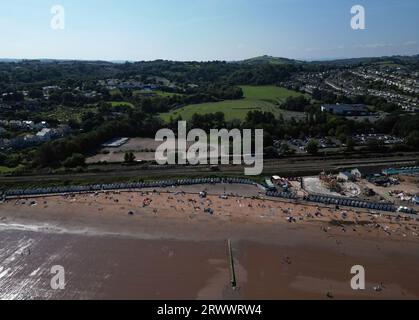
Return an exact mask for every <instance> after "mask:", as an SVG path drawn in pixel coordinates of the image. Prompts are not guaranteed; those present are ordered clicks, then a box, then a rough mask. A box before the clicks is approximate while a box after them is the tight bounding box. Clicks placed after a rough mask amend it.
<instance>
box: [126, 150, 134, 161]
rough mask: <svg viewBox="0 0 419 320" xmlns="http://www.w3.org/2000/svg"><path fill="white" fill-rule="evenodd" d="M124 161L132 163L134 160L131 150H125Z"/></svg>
mask: <svg viewBox="0 0 419 320" xmlns="http://www.w3.org/2000/svg"><path fill="white" fill-rule="evenodd" d="M124 161H125V162H126V163H133V162H134V161H135V155H134V153H132V152H126V153H125V156H124Z"/></svg>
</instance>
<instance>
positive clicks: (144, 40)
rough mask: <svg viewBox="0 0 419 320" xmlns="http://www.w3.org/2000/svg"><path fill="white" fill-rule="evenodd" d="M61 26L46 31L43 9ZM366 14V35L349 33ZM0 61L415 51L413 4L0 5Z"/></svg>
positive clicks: (285, 0)
mask: <svg viewBox="0 0 419 320" xmlns="http://www.w3.org/2000/svg"><path fill="white" fill-rule="evenodd" d="M57 4H59V5H62V6H63V7H64V9H65V29H64V30H53V29H52V28H51V27H50V21H51V19H52V16H53V15H52V14H51V12H50V10H51V7H52V6H53V5H57ZM356 4H361V5H363V6H364V7H365V9H366V27H367V29H366V30H358V31H354V30H352V29H351V27H350V20H351V17H352V15H351V12H350V10H351V7H352V6H353V5H356ZM0 41H1V42H0V43H1V44H0V58H59V59H86V60H92V59H103V60H154V59H171V60H238V59H244V58H250V57H254V56H259V55H263V54H268V55H273V56H281V57H288V58H296V59H325V58H346V57H365V56H382V55H395V54H408V55H411V54H418V53H419V1H418V0H364V1H362V0H55V1H49V0H1V1H0Z"/></svg>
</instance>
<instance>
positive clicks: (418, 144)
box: [407, 130, 419, 150]
mask: <svg viewBox="0 0 419 320" xmlns="http://www.w3.org/2000/svg"><path fill="white" fill-rule="evenodd" d="M407 145H408V146H409V147H411V148H413V149H415V150H419V131H418V130H415V131H412V132H411V133H410V134H409V136H408V137H407Z"/></svg>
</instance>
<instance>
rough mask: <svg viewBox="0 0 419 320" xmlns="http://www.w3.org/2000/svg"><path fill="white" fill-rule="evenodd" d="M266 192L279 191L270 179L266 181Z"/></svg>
mask: <svg viewBox="0 0 419 320" xmlns="http://www.w3.org/2000/svg"><path fill="white" fill-rule="evenodd" d="M265 185H266V190H268V191H277V190H276V187H275V185H274V184H273V183H272V180H271V179H270V178H266V179H265Z"/></svg>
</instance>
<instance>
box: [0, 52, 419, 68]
mask: <svg viewBox="0 0 419 320" xmlns="http://www.w3.org/2000/svg"><path fill="white" fill-rule="evenodd" d="M21 61H40V62H44V63H48V62H72V61H84V62H107V63H117V64H120V63H126V62H131V63H134V62H136V63H141V62H155V61H173V62H191V61H176V60H162V59H156V60H150V61H146V60H144V61H131V60H110V61H107V60H106V61H105V60H79V59H43V58H41V59H14V58H0V62H3V63H10V62H21ZM199 62H202V61H199ZM230 63H239V64H243V65H260V64H272V65H287V64H288V65H289V64H294V65H295V64H333V65H337V66H341V65H356V64H371V63H372V64H375V63H392V64H404V63H419V54H416V55H412V56H399V55H397V56H382V57H363V58H347V59H325V60H313V61H305V60H296V59H290V58H284V57H274V56H270V55H263V56H258V57H253V58H249V59H245V60H239V61H231V62H230Z"/></svg>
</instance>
